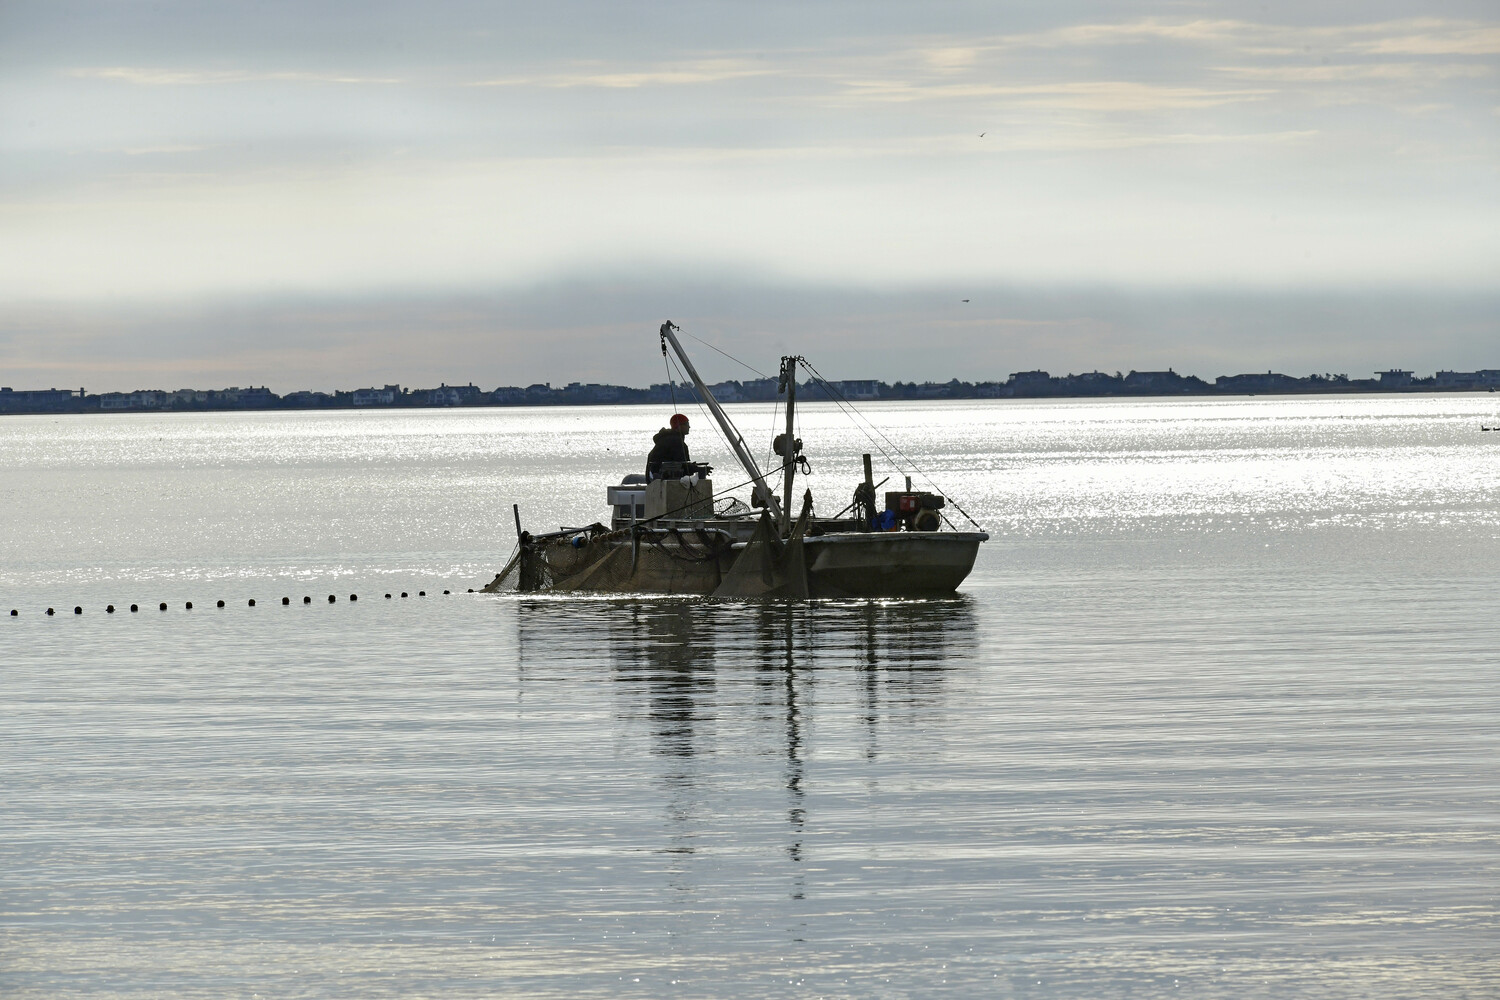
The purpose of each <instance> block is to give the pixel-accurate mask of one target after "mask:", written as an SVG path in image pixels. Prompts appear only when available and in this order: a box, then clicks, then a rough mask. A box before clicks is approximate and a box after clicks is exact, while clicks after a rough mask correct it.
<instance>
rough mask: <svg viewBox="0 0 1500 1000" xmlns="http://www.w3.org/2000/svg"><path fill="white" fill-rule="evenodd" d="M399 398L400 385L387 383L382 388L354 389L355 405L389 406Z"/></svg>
mask: <svg viewBox="0 0 1500 1000" xmlns="http://www.w3.org/2000/svg"><path fill="white" fill-rule="evenodd" d="M399 398H401V386H399V385H388V386H386V387H385V388H384V389H355V390H354V400H353V402H354V405H355V406H391V405H393V404H394V403H395V402H396V400H397V399H399Z"/></svg>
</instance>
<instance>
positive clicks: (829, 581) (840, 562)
mask: <svg viewBox="0 0 1500 1000" xmlns="http://www.w3.org/2000/svg"><path fill="white" fill-rule="evenodd" d="M988 538H989V535H987V534H985V533H984V532H982V531H931V532H921V531H885V532H848V533H838V534H826V535H814V536H810V537H808V538H805V539H803V544H804V545H805V546H806V552H807V555H806V559H807V582H808V592H809V594H810V596H813V597H929V596H933V595H938V594H951V593H953V592H954V591H955V590H957V589H958V587H959V584H961V583H963V582H964V579H965V578H966V577H968V575H969V573H970V571H972V570H973V569H974V559H975V557H976V556H977V555H978V553H979V544H980V543H981V542H983V541H985V540H986V539H988Z"/></svg>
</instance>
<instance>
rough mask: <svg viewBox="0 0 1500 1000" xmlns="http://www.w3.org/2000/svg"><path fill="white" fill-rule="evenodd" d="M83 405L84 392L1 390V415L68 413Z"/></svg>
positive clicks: (7, 388)
mask: <svg viewBox="0 0 1500 1000" xmlns="http://www.w3.org/2000/svg"><path fill="white" fill-rule="evenodd" d="M82 403H83V390H82V389H79V390H78V391H77V392H76V393H75V392H74V391H73V390H72V389H20V390H16V389H12V388H11V387H10V386H4V387H3V388H0V413H66V412H68V411H70V410H76V409H78V408H79V407H80V406H81V405H82Z"/></svg>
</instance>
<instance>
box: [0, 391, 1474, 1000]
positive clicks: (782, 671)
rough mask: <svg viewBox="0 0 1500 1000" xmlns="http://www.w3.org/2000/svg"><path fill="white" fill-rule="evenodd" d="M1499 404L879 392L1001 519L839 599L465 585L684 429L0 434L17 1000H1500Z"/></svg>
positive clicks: (957, 489)
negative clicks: (659, 440) (561, 592)
mask: <svg viewBox="0 0 1500 1000" xmlns="http://www.w3.org/2000/svg"><path fill="white" fill-rule="evenodd" d="M1494 411H1495V404H1494V403H1493V397H1490V396H1401V397H1376V396H1358V397H1332V398H1316V399H1314V398H1296V399H1270V398H1254V399H1242V400H1177V401H1155V400H1151V401H1067V402H1037V403H1019V402H993V403H963V404H937V405H932V404H922V405H917V404H880V405H875V406H871V407H867V408H866V410H865V412H866V413H867V414H868V415H869V417H870V419H871V420H872V421H873V422H874V423H875V424H876V425H877V426H878V428H879V430H880V431H881V432H883V433H884V434H885V435H887V436H888V437H889V439H890V441H891V442H895V443H896V444H899V445H900V446H901V448H902V449H904V450H905V451H906V452H907V453H909V454H911V455H912V456H913V457H916V458H917V460H918V463H919V464H920V465H921V467H922V469H923V470H924V471H925V472H926V473H928V474H929V475H930V476H931V477H932V479H934V480H935V481H937V482H938V483H939V484H940V485H941V486H943V487H944V488H946V489H949V490H951V491H952V492H953V494H954V495H955V496H957V497H958V498H959V500H960V502H961V503H962V505H963V509H964V510H966V511H968V513H969V514H970V515H972V516H973V517H974V518H975V519H976V520H978V521H979V522H981V523H982V524H984V526H985V527H986V528H987V529H989V530H990V531H991V532H992V534H993V535H994V538H993V540H992V541H991V542H990V543H988V544H987V545H986V546H984V548H983V551H982V553H981V556H980V560H979V563H978V565H977V566H976V569H975V573H974V575H973V576H972V577H971V578H970V581H969V582H968V583H967V584H966V585H965V587H964V589H963V591H962V593H961V594H960V595H958V596H957V597H955V598H953V599H950V600H944V601H926V602H878V601H841V602H822V603H813V604H805V605H788V604H783V603H778V602H771V603H720V604H710V603H702V602H694V601H686V600H674V599H632V600H615V599H587V598H581V599H560V598H546V597H529V598H528V597H514V596H512V597H488V596H483V595H476V594H469V593H467V589H468V588H469V587H476V588H477V587H478V586H480V585H482V583H483V582H485V581H487V580H488V579H489V577H490V576H491V575H493V573H494V571H495V570H496V569H497V568H498V566H499V564H500V563H501V562H502V561H503V560H504V558H505V556H506V555H508V553H509V551H510V548H511V546H512V544H513V537H514V527H513V523H512V519H511V509H510V504H511V503H512V502H518V503H519V504H520V506H521V510H522V513H523V517H524V518H526V521H527V526H528V527H533V528H538V529H540V528H543V527H552V526H554V525H556V524H557V523H573V524H582V523H588V522H589V521H592V520H595V519H597V518H599V517H601V516H603V515H604V513H605V511H604V509H603V502H604V487H605V485H607V484H608V483H610V482H616V481H618V478H619V476H620V475H621V474H622V473H623V472H626V471H636V469H635V467H636V466H637V465H639V464H641V462H642V461H643V458H644V453H645V450H646V447H647V445H648V443H649V440H650V435H651V433H652V431H654V430H655V429H656V427H657V426H658V425H659V423H660V422H661V420H662V417H663V414H660V413H657V412H656V411H655V410H653V409H650V408H630V407H625V408H579V409H546V410H489V409H486V410H462V411H451V412H444V411H426V410H424V411H409V412H343V413H321V414H320V413H253V414H200V415H162V416H141V415H118V416H72V417H19V418H17V417H10V418H6V419H5V420H3V421H0V518H3V521H4V523H5V525H6V530H5V531H4V532H3V533H0V605H3V607H0V613H3V612H5V611H8V610H9V609H10V608H11V607H15V608H17V610H18V611H19V612H20V614H19V615H18V616H17V617H16V618H14V619H12V618H8V617H5V618H0V664H3V666H0V698H3V703H4V705H5V711H4V715H3V719H4V722H3V725H4V732H3V734H0V735H3V740H4V747H5V749H4V750H3V751H0V788H3V789H4V792H5V802H6V806H5V808H4V810H3V811H0V862H3V863H0V993H3V994H4V995H6V996H21V997H30V996H36V997H44V996H45V997H55V996H90V997H172V996H183V997H199V996H201V997H209V996H213V997H219V996H225V995H234V996H252V995H256V994H259V995H261V996H283V997H295V996H310V997H311V996H317V997H327V996H350V997H369V996H439V995H441V996H449V997H463V996H474V997H479V996H538V997H545V996H552V997H577V996H611V997H614V996H639V997H658V996H683V997H771V996H776V997H784V996H807V997H816V996H823V997H923V996H964V997H968V996H976V995H978V996H1036V997H1084V996H1087V997H1134V996H1141V997H1144V996H1156V995H1160V994H1161V993H1164V992H1166V991H1168V990H1170V989H1178V990H1183V991H1190V992H1191V993H1193V994H1196V995H1200V996H1224V997H1260V996H1264V997H1285V996H1308V997H1368V996H1442V997H1454V996H1474V997H1479V996H1493V995H1496V994H1497V993H1500V934H1497V930H1500V914H1497V912H1496V911H1497V905H1500V904H1497V886H1500V877H1497V876H1500V808H1497V805H1500V803H1497V799H1500V764H1497V761H1500V737H1497V735H1496V727H1495V725H1494V719H1495V718H1497V712H1500V670H1497V667H1500V664H1497V659H1500V656H1497V649H1500V626H1497V620H1500V618H1497V614H1496V612H1497V610H1500V568H1497V567H1500V558H1497V557H1500V502H1497V497H1500V464H1497V458H1500V451H1497V449H1500V440H1496V439H1500V435H1493V434H1483V433H1480V432H1479V430H1478V428H1479V424H1480V423H1481V421H1484V422H1486V423H1493V422H1494V417H1495V412H1494ZM735 412H736V417H737V419H738V420H740V422H741V424H742V426H743V427H744V430H745V432H746V435H747V437H749V438H751V439H752V440H754V441H759V440H760V438H761V437H767V438H768V437H769V432H770V430H771V427H772V415H771V413H770V411H769V410H768V409H765V408H756V407H750V406H746V407H741V408H737V409H736V411H735ZM802 425H803V426H802V429H801V432H800V433H801V436H802V437H804V439H805V440H806V441H807V442H808V446H809V451H810V453H811V458H812V462H813V465H814V469H815V475H814V477H813V479H812V486H813V488H814V490H815V492H816V493H817V495H818V497H819V509H820V510H825V511H830V512H831V511H832V510H836V509H837V508H839V507H842V506H843V505H844V504H845V503H846V502H847V500H848V494H849V493H850V491H851V490H852V488H853V485H854V481H855V479H856V478H857V476H858V474H859V473H858V468H859V454H860V452H862V451H869V450H874V451H875V452H876V467H877V470H878V471H877V478H879V477H881V476H884V475H887V474H891V473H895V474H897V475H900V474H901V473H902V472H904V471H905V470H898V469H896V468H895V467H894V465H893V463H891V462H889V461H887V459H886V457H885V456H883V455H881V454H880V451H879V449H876V448H874V447H873V446H872V445H871V444H870V443H869V441H868V440H867V439H866V438H865V437H864V436H863V435H862V434H861V433H860V432H859V431H858V430H857V429H856V428H854V427H851V426H850V425H849V424H848V423H847V422H846V421H844V420H843V418H842V416H841V415H840V414H838V413H837V412H834V411H832V410H831V409H829V408H826V407H808V408H806V410H805V411H804V413H803V416H802ZM695 426H696V427H697V428H698V430H697V431H695V436H694V438H693V439H692V441H693V444H694V451H695V457H700V458H707V459H709V460H710V461H714V462H715V463H716V464H718V465H719V466H720V471H719V473H717V474H716V477H715V478H716V480H718V481H719V483H720V484H722V485H728V484H731V483H732V482H735V481H738V479H737V478H735V472H734V470H732V469H731V468H730V467H729V461H728V455H727V452H726V451H725V449H724V448H723V447H722V445H718V446H715V443H714V441H713V440H712V439H710V438H709V437H708V436H707V435H706V434H705V435H701V436H700V434H699V432H701V431H703V430H706V429H707V424H706V423H705V422H703V421H701V420H698V421H695ZM762 427H764V433H762V431H761V428H762ZM876 440H877V442H878V443H879V444H880V445H881V446H882V447H885V448H886V449H887V450H890V448H889V445H888V443H887V442H886V441H885V440H883V439H881V438H880V437H879V436H877V437H876ZM918 479H919V481H920V479H921V477H920V476H918ZM898 481H899V480H898ZM444 589H447V590H451V591H453V593H451V594H449V595H447V596H444V595H443V593H442V591H443V590H444ZM403 590H405V591H406V592H407V593H409V594H410V595H411V596H410V597H408V598H406V599H402V598H401V597H400V596H399V594H400V593H401V592H402V591H403ZM419 590H425V591H426V592H427V596H426V597H418V596H417V593H418V591H419ZM387 592H390V593H392V594H393V595H397V596H393V597H392V598H391V599H389V600H387V599H385V598H384V596H383V595H384V594H385V593H387ZM330 593H333V594H335V595H336V596H337V597H338V600H337V601H336V603H334V604H329V603H327V596H328V594H330ZM350 593H358V594H359V597H360V599H359V601H358V602H355V603H350V602H349V600H348V595H349V594H350ZM304 595H306V596H311V597H313V598H314V602H313V603H312V604H308V605H304V604H302V603H301V598H302V597H303V596H304ZM282 596H288V597H291V598H292V604H291V605H290V606H287V607H283V606H282V605H281V604H280V598H281V597H282ZM251 598H255V599H257V606H256V607H255V608H253V609H252V608H250V607H248V606H247V603H246V602H247V601H248V600H249V599H251ZM220 599H223V600H225V602H226V607H225V608H224V609H218V608H216V607H214V604H215V602H216V601H217V600H220ZM159 601H165V602H167V603H168V605H169V610H168V611H167V612H159V611H157V610H156V605H157V603H158V602H159ZM187 601H193V602H194V604H195V607H194V609H193V610H192V611H187V610H185V609H184V608H183V604H184V603H185V602H187ZM131 602H136V603H138V604H140V605H141V606H142V608H143V610H142V611H141V612H140V613H137V614H133V615H132V614H130V613H129V612H128V611H125V610H123V609H124V608H126V607H128V605H129V604H130V603H131ZM106 603H113V604H115V605H116V607H117V608H120V609H122V610H120V611H118V612H117V613H116V614H114V615H106V614H105V613H104V612H103V607H104V605H105V604H106ZM74 605H81V606H83V607H84V608H85V613H84V614H83V615H82V616H75V615H73V614H72V613H71V611H72V608H73V606H74ZM48 606H53V607H55V608H57V609H58V610H59V611H61V612H64V613H63V614H60V615H58V616H56V617H53V618H47V617H46V616H45V615H43V614H42V612H43V611H44V610H45V608H46V607H48Z"/></svg>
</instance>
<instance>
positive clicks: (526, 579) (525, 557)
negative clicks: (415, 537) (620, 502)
mask: <svg viewBox="0 0 1500 1000" xmlns="http://www.w3.org/2000/svg"><path fill="white" fill-rule="evenodd" d="M732 541H733V540H732V538H731V537H730V535H729V534H728V533H727V532H724V531H718V530H715V529H692V528H689V529H680V528H650V527H636V528H623V529H620V530H618V531H599V532H579V533H576V534H571V535H562V536H554V537H549V538H523V539H522V541H521V543H520V545H518V546H517V549H516V553H515V555H514V556H512V557H511V559H510V561H509V562H508V563H506V566H505V568H504V569H502V570H501V571H500V572H499V573H498V574H497V575H496V576H495V579H494V580H493V581H492V582H491V583H490V584H489V585H488V586H486V587H485V588H484V592H485V593H488V594H494V593H506V592H517V593H534V592H549V591H550V592H555V593H572V592H597V593H614V594H638V593H652V594H710V593H712V592H713V591H714V589H715V588H716V587H718V585H719V582H720V580H721V579H722V578H723V574H724V573H725V572H726V571H727V570H728V569H729V568H730V566H731V565H732V564H733V562H734V556H735V554H734V551H733V549H732V548H731V544H732Z"/></svg>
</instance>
